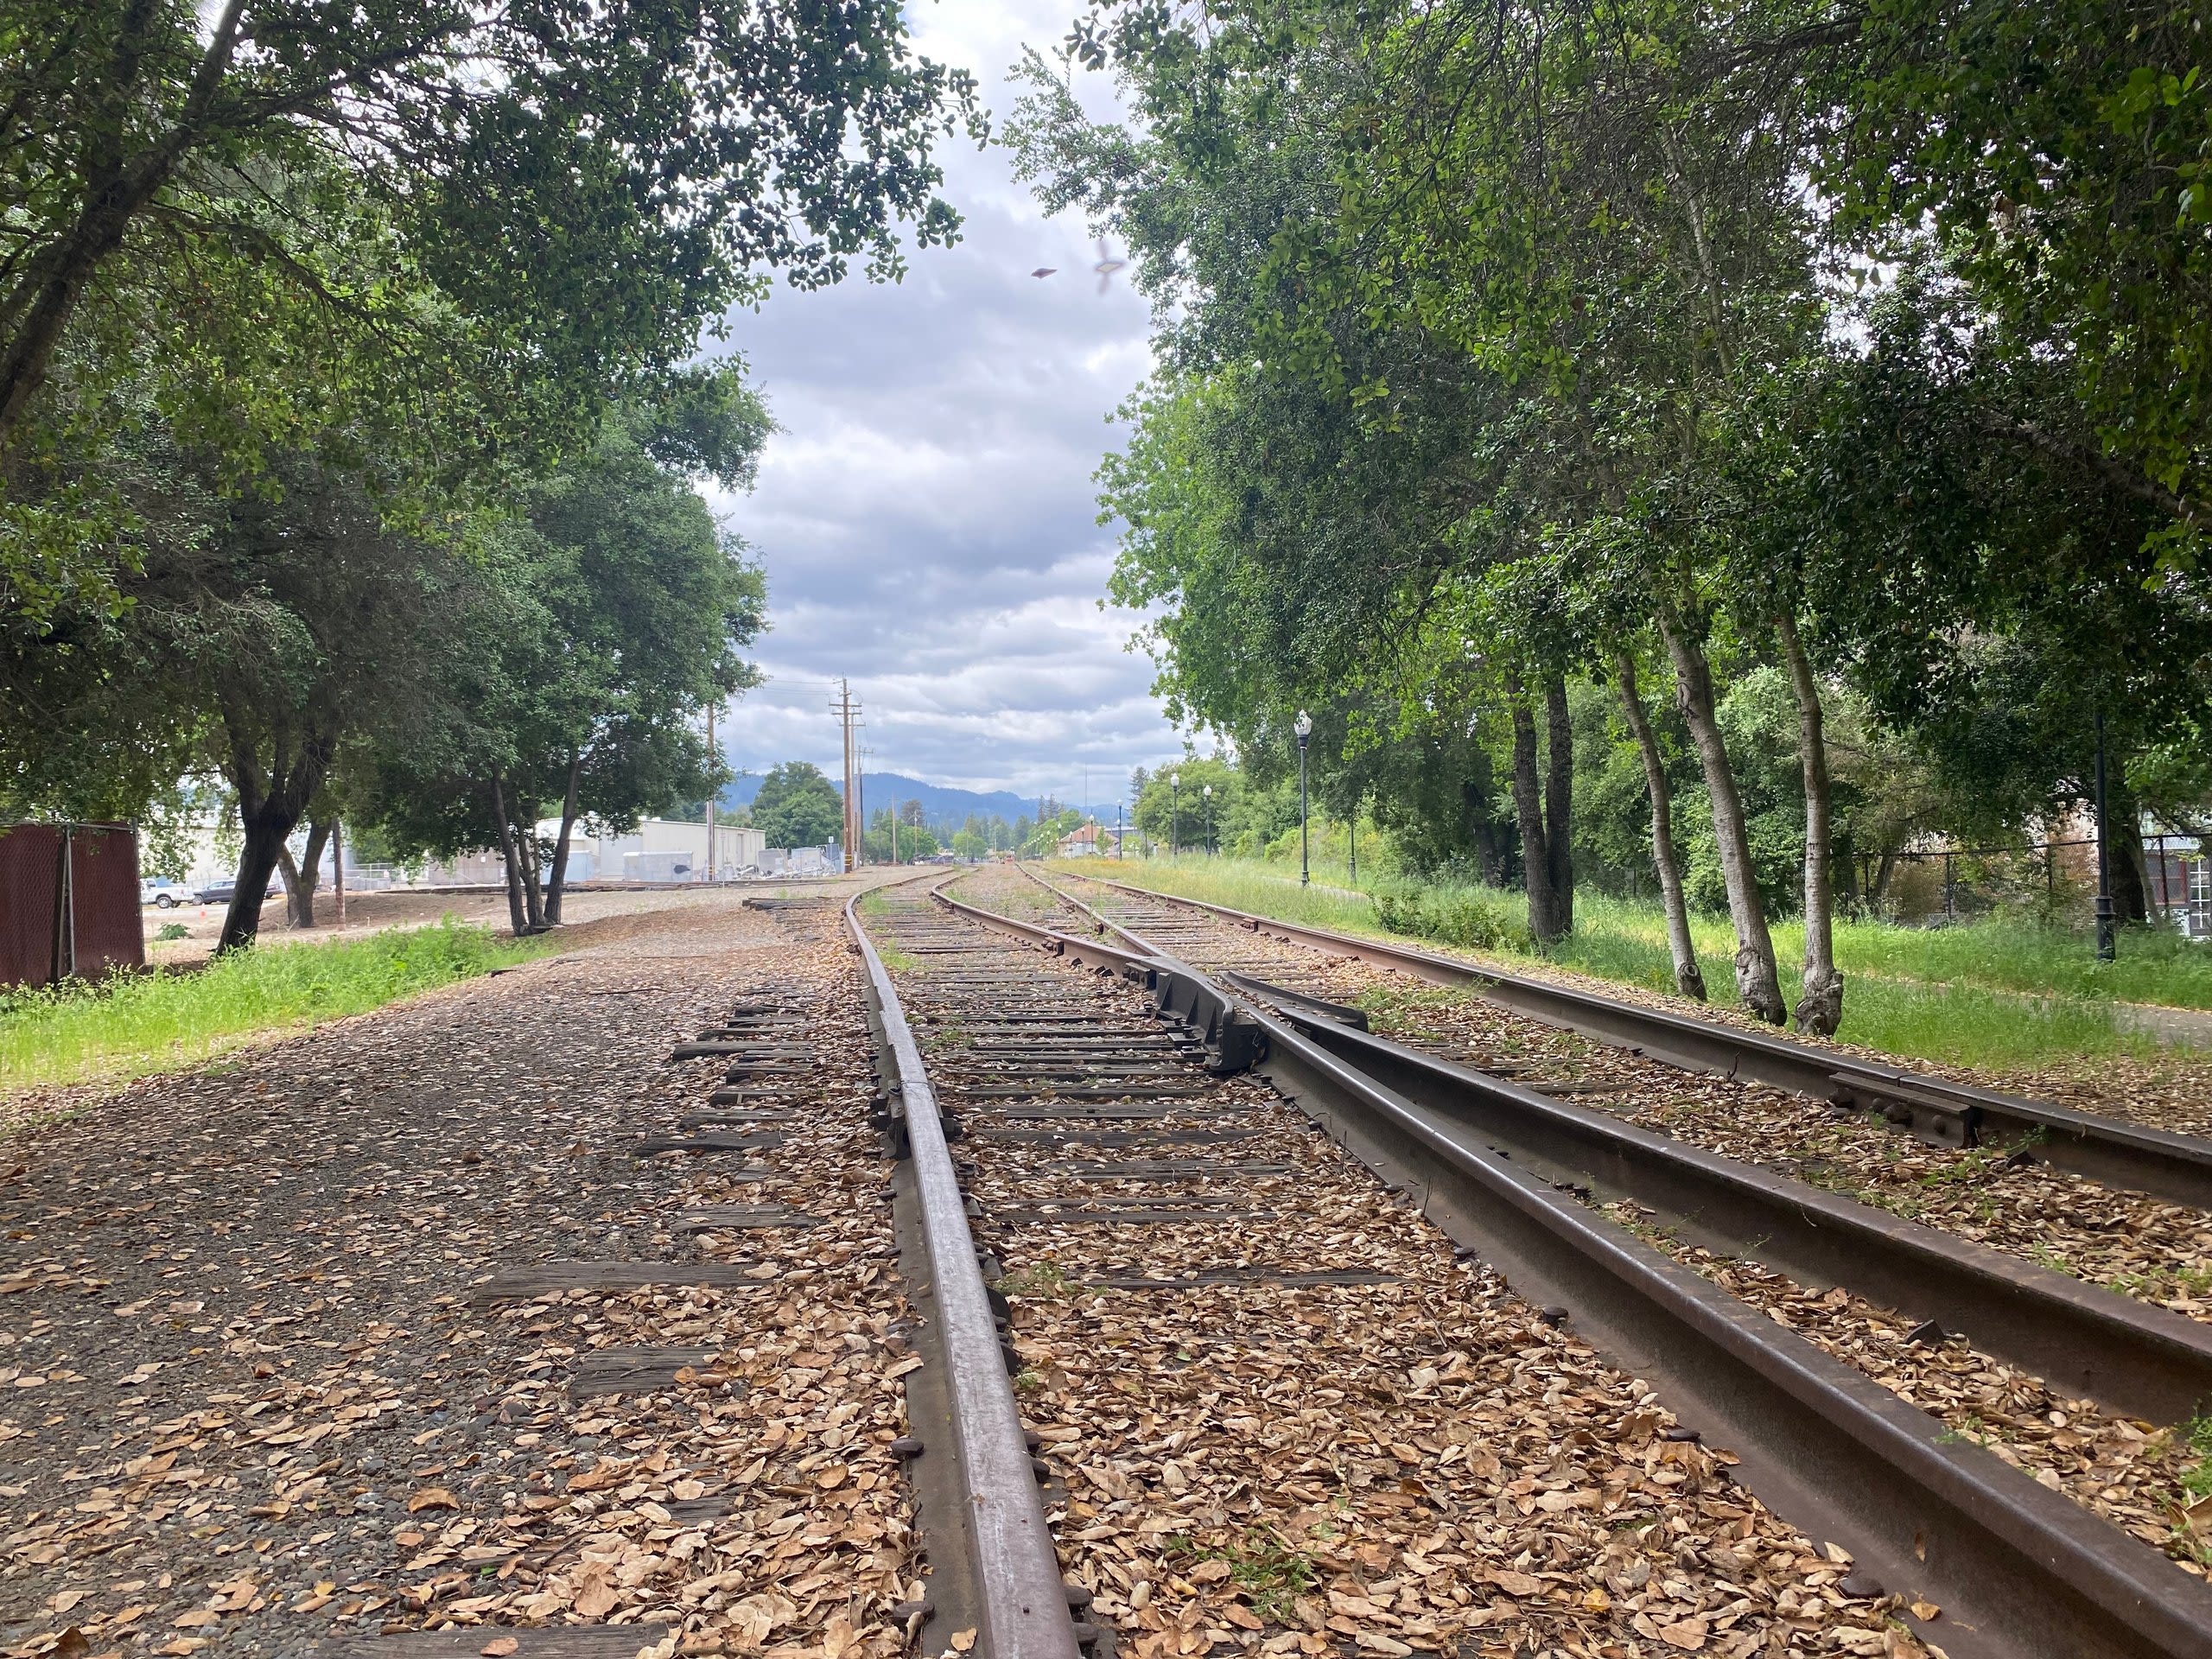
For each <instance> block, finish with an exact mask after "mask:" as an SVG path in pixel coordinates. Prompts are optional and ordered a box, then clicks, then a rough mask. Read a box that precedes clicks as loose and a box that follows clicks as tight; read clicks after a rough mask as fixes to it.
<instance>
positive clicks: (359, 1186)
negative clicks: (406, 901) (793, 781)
mask: <svg viewBox="0 0 2212 1659" xmlns="http://www.w3.org/2000/svg"><path fill="white" fill-rule="evenodd" d="M835 915H836V912H835V910H834V908H833V907H830V906H823V907H822V908H821V909H819V910H817V911H814V912H780V913H778V912H763V911H760V910H754V909H747V908H744V907H742V906H741V899H740V897H739V896H738V895H734V894H732V895H727V896H718V897H710V898H708V899H706V900H705V901H704V902H694V903H690V904H687V905H683V906H676V907H669V908H663V909H660V910H658V911H656V912H653V913H652V914H649V915H645V916H639V917H632V918H629V919H627V920H625V921H622V922H620V923H603V924H601V925H599V926H598V927H596V928H594V930H592V931H594V933H596V934H597V935H598V936H599V937H598V938H597V940H596V942H594V943H590V944H584V945H583V946H582V948H581V949H579V950H575V952H574V953H572V954H569V955H565V956H563V957H560V958H557V959H554V960H551V961H548V962H543V963H533V964H531V965H530V966H529V967H526V968H524V969H518V970H516V971H514V972H512V973H508V974H503V975H500V976H496V977H493V978H490V979H486V980H479V981H474V982H468V983H466V984H462V985H458V986H454V987H449V988H446V989H444V990H442V991H439V992H435V993H433V994H431V995H427V996H424V997H423V998H420V999H418V1000H416V1001H413V1002H411V1003H408V1004H404V1005H401V1006H398V1007H394V1008H391V1009H387V1010H385V1011H383V1012H381V1013H378V1014H370V1015H365V1016H362V1017H360V1018H358V1019H353V1020H345V1021H341V1022H337V1023H334V1024H332V1025H330V1026H327V1027H321V1029H319V1030H317V1031H315V1032H314V1033H309V1034H308V1035H305V1036H302V1037H299V1038H296V1039H289V1040H286V1041H283V1042H280V1043H277V1044H273V1045H271V1046H267V1047H264V1048H259V1049H256V1050H254V1051H251V1052H247V1053H245V1054H242V1055H238V1056H234V1057H233V1058H232V1059H231V1060H230V1061H229V1062H227V1063H226V1064H224V1065H218V1066H215V1067H211V1068H209V1069H207V1070H206V1071H200V1072H196V1073H191V1074H185V1075H179V1076H174V1077H163V1078H157V1079H153V1080H149V1081H148V1082H145V1083H143V1084H138V1085H136V1086H133V1087H131V1088H130V1089H129V1090H125V1091H124V1092H123V1093H121V1094H119V1095H117V1096H112V1097H111V1098H109V1099H107V1100H105V1101H104V1102H99V1103H94V1104H93V1105H92V1106H91V1107H89V1108H88V1109H86V1110H85V1111H84V1112H83V1114H82V1115H81V1116H79V1117H77V1118H76V1119H75V1120H74V1121H72V1122H67V1123H64V1124H60V1125H57V1126H54V1127H53V1128H45V1129H39V1130H33V1131H30V1132H28V1133H26V1134H24V1135H21V1136H18V1137H16V1138H15V1139H13V1140H11V1141H9V1142H8V1144H7V1147H6V1150H5V1159H4V1165H0V1230H4V1231H5V1235H6V1244H5V1249H4V1253H3V1254H0V1644H4V1645H5V1647H6V1648H7V1649H8V1650H9V1651H10V1652H11V1653H14V1654H17V1655H34V1654H42V1653H57V1654H60V1655H62V1656H70V1655H106V1654H118V1655H122V1654H134V1655H135V1654H143V1653H158V1654H162V1655H164V1656H182V1655H186V1654H189V1653H193V1652H195V1651H197V1650H199V1649H211V1650H213V1649H220V1650H221V1651H224V1652H237V1653H242V1654H262V1653H272V1654H279V1653H283V1654H289V1653H294V1652H300V1651H303V1650H304V1649H307V1648H308V1646H309V1645H310V1644H311V1643H313V1642H315V1640H316V1639H318V1638H321V1637H325V1636H327V1635H329V1634H333V1633H336V1634H362V1635H374V1634H376V1633H378V1631H380V1630H397V1629H409V1628H424V1627H428V1626H432V1625H436V1624H446V1623H459V1624H477V1623H493V1622H505V1621H512V1620H520V1619H526V1620H531V1621H533V1622H537V1621H548V1622H557V1621H560V1620H563V1619H567V1620H579V1619H581V1620H583V1621H585V1622H589V1623H607V1622H613V1623H624V1622H630V1621H641V1622H642V1623H643V1624H645V1625H646V1626H648V1627H649V1628H645V1629H644V1630H642V1631H641V1640H640V1642H639V1646H641V1647H642V1646H651V1645H653V1644H654V1643H656V1642H657V1641H658V1640H660V1638H661V1637H664V1636H666V1637H668V1638H669V1641H668V1642H667V1643H665V1644H664V1645H666V1646H669V1647H671V1648H672V1646H673V1645H674V1639H675V1637H676V1634H677V1629H678V1628H680V1629H681V1630H683V1632H684V1633H685V1636H686V1639H687V1640H690V1641H691V1642H692V1643H693V1644H694V1645H702V1644H703V1645H709V1646H719V1645H722V1644H723V1637H724V1636H728V1635H730V1634H732V1633H738V1632H742V1633H746V1634H747V1635H748V1636H749V1637H750V1639H751V1640H752V1641H753V1643H754V1644H755V1645H759V1644H760V1643H763V1642H765V1641H766V1640H768V1639H769V1638H770V1637H771V1633H772V1632H773V1633H774V1636H773V1639H774V1640H776V1641H788V1640H799V1641H802V1642H804V1643H809V1644H810V1645H815V1646H818V1645H820V1644H821V1643H823V1641H825V1640H829V1641H831V1642H833V1643H836V1644H838V1645H840V1646H842V1648H843V1649H845V1650H847V1651H850V1652H854V1653H864V1652H865V1653H884V1652H888V1651H891V1650H893V1649H895V1647H896V1646H897V1642H898V1636H897V1633H896V1631H895V1630H891V1629H889V1628H888V1627H887V1624H886V1623H885V1620H886V1618H887V1610H888V1608H889V1607H890V1606H891V1605H893V1603H895V1601H896V1600H897V1599H898V1598H899V1595H900V1594H901V1593H903V1586H904V1585H905V1583H906V1581H907V1580H908V1579H910V1578H911V1573H910V1564H909V1563H908V1561H907V1560H906V1551H907V1544H906V1522H905V1520H904V1518H903V1513H902V1504H903V1499H901V1498H900V1497H899V1495H898V1494H899V1483H898V1480H897V1478H896V1473H895V1464H894V1463H893V1459H892V1458H891V1455H890V1453H889V1452H888V1451H887V1450H886V1449H885V1448H886V1447H887V1445H888V1443H889V1442H890V1441H891V1440H893V1438H895V1436H896V1434H897V1433H899V1427H898V1425H899V1416H900V1412H901V1403H900V1395H901V1393H902V1390H901V1389H900V1387H899V1384H898V1383H897V1381H896V1378H897V1376H899V1374H900V1372H901V1369H902V1367H903V1366H904V1365H905V1364H906V1363H907V1361H906V1357H905V1356H904V1355H903V1353H902V1351H901V1349H900V1346H899V1344H897V1343H896V1342H895V1340H894V1341H886V1340H885V1338H884V1332H885V1330H886V1328H887V1326H888V1325H890V1323H891V1321H892V1320H893V1319H894V1318H895V1317H896V1314H897V1312H898V1308H899V1303H898V1301H897V1298H896V1294H895V1291H894V1290H893V1289H892V1288H891V1287H887V1285H886V1284H885V1283H884V1282H883V1274H884V1273H885V1271H886V1268H887V1262H888V1259H889V1257H888V1250H889V1243H888V1237H889V1235H888V1206H887V1204H886V1203H885V1202H884V1201H883V1200H882V1198H881V1196H880V1185H881V1180H882V1173H881V1166H880V1160H878V1159H877V1158H876V1157H875V1155H874V1146H873V1137H872V1136H870V1135H868V1132H867V1130H866V1128H865V1111H864V1109H863V1108H864V1103H865V1101H866V1099H867V1097H868V1094H869V1092H870V1090H871V1088H872V1082H871V1073H870V1069H869V1061H868V1048H867V1042H866V1034H865V1027H864V1026H863V1025H862V1023H861V1015H860V1013H859V1007H858V1001H857V995H856V990H855V983H854V980H853V976H852V973H851V969H850V964H849V957H847V956H846V955H845V951H844V947H843V946H842V944H841V943H840V942H838V941H837V939H836V935H835V930H834V925H832V924H834V920H835ZM609 936H613V937H609ZM747 998H750V999H753V1000H755V1001H758V1000H760V999H763V998H765V999H767V1000H769V1001H774V1002H776V1003H777V1004H778V1005H779V1007H784V1008H785V1009H787V1010H790V1011H791V1017H792V1018H794V1019H796V1020H800V1021H802V1022H803V1023H804V1027H805V1030H806V1033H807V1035H806V1040H807V1041H808V1042H809V1043H810V1044H811V1045H813V1046H815V1049H816V1052H818V1053H819V1054H820V1056H821V1057H822V1058H819V1059H818V1060H812V1061H810V1062H809V1063H808V1065H806V1067H805V1068H804V1071H803V1073H802V1074H801V1075H798V1076H795V1077H791V1079H789V1080H788V1081H787V1082H779V1085H778V1087H779V1090H780V1091H781V1096H782V1097H781V1098H779V1099H767V1100H764V1101H763V1102H761V1104H762V1105H763V1106H764V1107H775V1106H778V1105H782V1106H784V1107H785V1108H787V1109H789V1110H790V1112H791V1116H792V1117H793V1119H794V1122H792V1123H791V1127H790V1129H789V1131H788V1133H785V1134H782V1135H774V1136H770V1137H767V1138H766V1141H764V1142H763V1145H764V1147H772V1148H774V1149H773V1150H772V1151H766V1152H764V1153H763V1154H761V1155H760V1157H759V1158H757V1159H753V1158H748V1157H747V1155H744V1154H740V1155H738V1156H735V1157H723V1156H700V1157H683V1156H678V1157H673V1158H670V1157H642V1156H639V1155H637V1145H638V1141H639V1136H640V1135H641V1133H644V1132H647V1131H660V1132H664V1133H666V1132H670V1131H673V1130H675V1129H676V1128H677V1125H678V1123H679V1122H680V1120H681V1118H682V1116H683V1114H684V1113H685V1112H686V1111H688V1110H690V1109H695V1108H696V1107H698V1106H699V1105H700V1104H702V1102H703V1100H704V1098H705V1096H706V1094H707V1091H708V1090H709V1088H710V1087H711V1086H712V1084H714V1083H715V1082H716V1081H718V1080H719V1077H720V1068H719V1067H718V1066H717V1065H715V1063H714V1062H712V1061H703V1062H693V1063H690V1064H688V1065H667V1064H665V1058H666V1056H667V1055H668V1053H669V1051H670V1048H671V1044H672V1043H673V1042H675V1041H677V1040H680V1039H683V1038H686V1037H689V1036H690V1035H691V1034H693V1033H696V1032H697V1031H698V1030H699V1029H701V1028H702V1027H705V1026H712V1025H715V1024H717V1023H719V1022H721V1020H725V1019H727V1018H728V1014H729V1010H730V1008H731V1007H732V1006H733V1005H734V1003H735V1002H737V1001H743V1000H745V999H747ZM779 1142H780V1143H781V1144H780V1145H779V1144H778V1143H779ZM787 1172H788V1173H787ZM714 1203H721V1204H732V1203H741V1204H744V1205H767V1206H771V1207H775V1208H779V1209H782V1210H786V1211H794V1212H798V1214H800V1215H801V1216H803V1217H808V1218H811V1219H818V1220H819V1222H820V1224H819V1225H817V1226H815V1227H813V1228H811V1229H810V1230H804V1231H801V1230H796V1229H793V1230H784V1231H714V1230H709V1231H704V1232H696V1231H687V1230H686V1228H685V1226H684V1225H683V1224H682V1221H683V1212H684V1211H685V1210H687V1209H688V1208H690V1207H694V1206H696V1205H702V1204H714ZM753 1225H758V1224H753ZM562 1259H588V1260H592V1261H615V1262H629V1263H640V1262H644V1263H652V1262H685V1263H696V1262H712V1263H717V1264H721V1282H719V1283H717V1284H715V1285H714V1286H711V1287H681V1288H677V1287H669V1286H666V1285H663V1286H661V1287H654V1288H637V1287H631V1288H615V1289H610V1290H607V1291H605V1292H600V1291H588V1290H569V1291H565V1292H560V1291H556V1292H553V1293H551V1294H543V1295H538V1296H537V1297H535V1298H534V1299H532V1300H504V1301H493V1300H489V1299H488V1297H487V1287H486V1281H487V1280H488V1279H490V1278H492V1276H493V1275H494V1274H499V1273H502V1272H505V1271H509V1270H512V1269H514V1268H518V1267H520V1266H523V1265H524V1264H527V1263H531V1262H545V1261H551V1260H562ZM687 1270H688V1269H687ZM490 1288H496V1287H490ZM671 1345H683V1346H685V1347H687V1348H688V1349H689V1350H690V1351H696V1354H697V1355H698V1363H697V1364H696V1365H695V1366H694V1367H693V1368H692V1369H691V1370H690V1371H688V1372H686V1373H684V1374H683V1376H680V1377H679V1378H678V1379H677V1383H676V1384H675V1385H674V1386H672V1387H664V1388H663V1389H659V1390H658V1391H654V1390H652V1389H645V1390H642V1391H635V1392H632V1393H631V1394H628V1395H623V1396H621V1397H620V1398H619V1399H613V1400H610V1399H607V1398H605V1397H601V1398H596V1399H594V1398H591V1397H589V1391H588V1390H579V1389H576V1388H575V1386H574V1385H575V1382H576V1377H577V1375H578V1368H579V1362H580V1357H581V1356H582V1355H584V1354H586V1353H587V1351H592V1350H607V1349H615V1348H635V1347H639V1346H648V1347H649V1346H671ZM748 1488H750V1489H753V1490H752V1491H749V1492H748V1494H747V1501H746V1502H745V1503H742V1504H737V1503H734V1502H733V1498H734V1496H735V1495H736V1494H737V1493H738V1492H739V1491H742V1490H745V1489H748ZM702 1586H704V1587H703V1588H702ZM652 1627H658V1628H652ZM702 1631H707V1632H715V1631H719V1632H721V1633H722V1635H709V1636H707V1637H701V1636H700V1635H699V1633H700V1632H702ZM488 1634H491V1633H490V1632H487V1635H488ZM470 1650H472V1651H473V1650H474V1649H470Z"/></svg>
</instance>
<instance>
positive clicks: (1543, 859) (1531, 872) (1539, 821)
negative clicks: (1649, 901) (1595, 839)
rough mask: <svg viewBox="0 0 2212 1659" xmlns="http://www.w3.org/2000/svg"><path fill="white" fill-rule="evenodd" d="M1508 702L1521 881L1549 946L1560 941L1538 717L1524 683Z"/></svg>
mask: <svg viewBox="0 0 2212 1659" xmlns="http://www.w3.org/2000/svg"><path fill="white" fill-rule="evenodd" d="M1506 694H1507V702H1508V705H1509V706H1510V709H1512V712H1513V809H1514V811H1515V813H1516V815H1517V816H1518V817H1519V818H1520V821H1521V880H1522V885H1523V886H1524V887H1526V888H1527V889H1528V893H1529V931H1530V932H1531V933H1533V934H1535V938H1536V943H1537V944H1550V943H1551V942H1552V941H1553V940H1554V939H1555V938H1558V937H1559V927H1558V912H1557V907H1556V906H1555V904H1554V899H1553V896H1552V861H1551V854H1550V850H1549V849H1548V847H1547V846H1546V844H1545V840H1544V800H1543V786H1542V785H1541V782H1539V780H1538V779H1537V775H1536V717H1535V713H1534V711H1532V710H1531V709H1529V698H1528V695H1527V693H1526V692H1525V691H1523V690H1522V686H1521V682H1520V681H1519V680H1517V679H1515V678H1513V677H1510V676H1509V677H1508V678H1507V680H1506Z"/></svg>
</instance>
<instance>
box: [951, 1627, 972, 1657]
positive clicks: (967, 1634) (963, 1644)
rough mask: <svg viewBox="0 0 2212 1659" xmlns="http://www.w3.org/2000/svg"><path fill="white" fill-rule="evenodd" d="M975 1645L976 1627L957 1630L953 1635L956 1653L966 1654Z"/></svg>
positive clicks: (953, 1647) (953, 1648)
mask: <svg viewBox="0 0 2212 1659" xmlns="http://www.w3.org/2000/svg"><path fill="white" fill-rule="evenodd" d="M975 1645H976V1627H975V1626H974V1625H972V1624H970V1625H969V1627H968V1628H967V1629H966V1630H955V1631H954V1632H953V1633H952V1650H953V1651H954V1652H955V1653H965V1652H967V1651H968V1649H970V1648H972V1647H974V1646H975Z"/></svg>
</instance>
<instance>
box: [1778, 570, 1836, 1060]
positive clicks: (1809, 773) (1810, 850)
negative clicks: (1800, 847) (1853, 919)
mask: <svg viewBox="0 0 2212 1659" xmlns="http://www.w3.org/2000/svg"><path fill="white" fill-rule="evenodd" d="M1775 631H1776V632H1777V633H1779V634H1780V635H1781V638H1782V655H1783V661H1785V662H1786V663H1788V664H1789V685H1790V689H1791V690H1793V691H1795V692H1796V694H1797V753H1798V759H1799V760H1800V762H1801V763H1802V767H1803V770H1804V773H1805V982H1804V985H1803V986H1802V988H1801V989H1800V990H1799V991H1798V994H1797V1012H1796V1016H1795V1018H1796V1026H1797V1029H1798V1030H1800V1031H1809V1032H1811V1033H1813V1034H1814V1035H1815V1036H1816V1037H1833V1036H1834V1035H1835V1028H1836V1027H1838V1026H1839V1025H1840V1024H1842V1023H1843V975H1842V974H1841V973H1840V972H1839V971H1838V970H1837V968H1836V965H1835V893H1834V887H1832V885H1831V884H1830V881H1829V879H1828V858H1829V854H1830V852H1831V850H1832V838H1833V834H1834V832H1833V830H1832V829H1831V828H1830V816H1831V815H1830V811H1829V805H1830V802H1829V791H1828V747H1827V727H1826V722H1825V721H1824V720H1823V718H1822V716H1821V685H1820V682H1819V681H1818V680H1816V679H1815V678H1814V677H1813V664H1811V662H1810V661H1808V659H1807V658H1806V656H1805V645H1804V642H1803V641H1802V640H1801V639H1798V637H1797V619H1796V618H1795V617H1793V616H1792V615H1790V614H1789V612H1788V611H1786V610H1784V611H1781V612H1778V613H1777V614H1776V616H1775Z"/></svg>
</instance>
